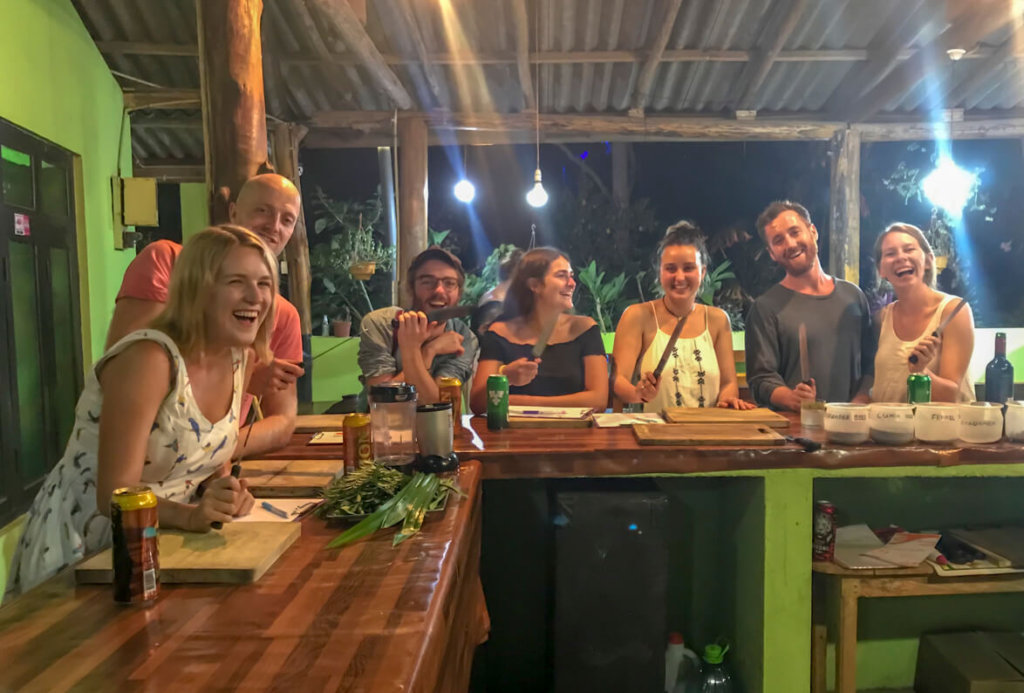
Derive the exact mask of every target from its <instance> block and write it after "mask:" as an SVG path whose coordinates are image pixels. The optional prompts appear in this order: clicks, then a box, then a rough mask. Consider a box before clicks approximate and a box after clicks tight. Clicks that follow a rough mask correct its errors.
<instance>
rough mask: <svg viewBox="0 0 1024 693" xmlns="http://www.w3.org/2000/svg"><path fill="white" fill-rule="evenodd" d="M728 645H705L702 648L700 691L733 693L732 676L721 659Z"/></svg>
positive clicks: (705, 692) (727, 649)
mask: <svg viewBox="0 0 1024 693" xmlns="http://www.w3.org/2000/svg"><path fill="white" fill-rule="evenodd" d="M728 651H729V646H728V645H726V646H725V647H724V648H723V647H722V646H721V645H707V646H706V647H705V648H704V673H703V675H702V676H701V684H700V693H733V689H732V678H730V677H729V672H728V671H726V669H725V664H724V663H723V662H722V660H723V659H724V658H725V653H726V652H728Z"/></svg>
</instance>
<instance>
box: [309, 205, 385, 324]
mask: <svg viewBox="0 0 1024 693" xmlns="http://www.w3.org/2000/svg"><path fill="white" fill-rule="evenodd" d="M314 204H315V216H316V221H315V222H314V224H313V231H314V235H313V236H312V237H311V239H310V241H311V242H310V248H309V266H310V270H311V271H312V275H313V276H312V287H311V295H312V303H313V311H314V314H316V315H323V316H326V318H327V319H328V322H330V321H338V322H352V321H354V320H361V319H362V317H363V314H364V313H366V312H369V311H371V310H373V309H374V303H373V301H372V300H371V299H370V294H371V293H373V294H374V295H375V296H377V299H378V301H380V300H385V301H386V300H387V299H386V298H384V297H385V296H389V295H390V285H389V284H388V282H387V281H386V278H385V277H381V278H380V280H379V281H378V280H377V279H374V281H373V282H372V285H371V284H370V283H369V281H368V280H370V279H371V278H372V277H373V275H374V272H376V270H378V269H380V270H384V271H387V270H389V269H390V268H391V265H392V263H393V262H394V248H392V247H391V246H385V245H384V244H383V243H381V242H380V241H379V240H378V239H377V238H376V237H375V226H376V224H377V223H378V222H379V221H380V219H381V217H382V214H381V208H382V207H381V203H380V198H379V197H376V196H375V197H373V198H371V199H370V200H368V201H366V202H350V201H347V200H338V201H336V200H332V199H330V198H329V197H327V195H325V194H324V192H323V190H320V189H317V191H316V196H315V201H314ZM368 286H370V288H369V289H368V288H367V287H368ZM337 329H344V328H343V327H338V328H337ZM350 329H351V328H350ZM331 331H332V332H333V331H335V328H334V327H332V328H331Z"/></svg>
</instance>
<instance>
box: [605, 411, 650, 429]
mask: <svg viewBox="0 0 1024 693" xmlns="http://www.w3.org/2000/svg"><path fill="white" fill-rule="evenodd" d="M594 423H596V424H597V427H598V428H616V427H619V426H632V425H633V424H660V423H665V419H663V418H661V414H642V413H636V414H627V413H624V412H612V413H609V414H603V413H602V414H594Z"/></svg>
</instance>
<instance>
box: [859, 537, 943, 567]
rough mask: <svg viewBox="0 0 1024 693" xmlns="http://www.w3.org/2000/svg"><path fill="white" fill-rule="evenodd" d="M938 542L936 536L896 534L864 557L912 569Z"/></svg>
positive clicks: (926, 556)
mask: <svg viewBox="0 0 1024 693" xmlns="http://www.w3.org/2000/svg"><path fill="white" fill-rule="evenodd" d="M938 541H939V535H938V534H911V533H910V532H897V533H896V534H894V535H893V537H892V539H890V540H889V543H888V544H886V545H885V546H882V547H880V548H877V549H871V550H870V551H867V552H866V553H865V555H867V556H871V557H872V558H879V559H881V560H883V561H888V562H889V563H892V564H894V565H898V566H902V567H904V568H914V567H916V566H919V565H921V563H922V562H923V561H924V560H925V559H926V558H928V554H930V553H931V552H932V550H933V549H934V548H935V544H936V543H938Z"/></svg>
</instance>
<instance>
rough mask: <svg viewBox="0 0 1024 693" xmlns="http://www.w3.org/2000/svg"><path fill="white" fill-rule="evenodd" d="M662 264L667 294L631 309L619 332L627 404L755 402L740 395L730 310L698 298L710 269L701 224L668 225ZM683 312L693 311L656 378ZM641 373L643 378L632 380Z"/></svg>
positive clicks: (619, 387)
mask: <svg viewBox="0 0 1024 693" xmlns="http://www.w3.org/2000/svg"><path fill="white" fill-rule="evenodd" d="M658 268H659V272H660V279H661V286H662V288H663V289H664V291H665V295H664V297H662V298H660V299H657V300H654V301H647V302H646V303H640V304H636V305H632V306H630V307H629V308H627V309H626V310H625V312H623V314H622V317H621V318H620V319H619V325H618V327H617V328H616V330H615V348H614V350H613V352H612V358H613V359H614V363H615V373H616V376H615V381H614V389H615V396H616V397H618V398H619V399H620V400H621V401H623V402H626V403H634V402H643V404H644V411H645V412H661V411H662V410H664V409H665V408H668V407H716V406H717V407H732V408H734V409H751V408H753V407H754V405H753V404H751V403H750V402H745V401H743V400H741V399H740V398H739V386H738V384H737V380H736V364H735V362H734V360H733V352H732V329H731V326H730V324H729V316H728V315H726V314H725V312H724V311H722V310H720V309H718V308H715V307H713V306H705V305H700V304H697V302H696V300H697V294H698V292H699V291H700V285H701V281H702V280H703V279H704V274H705V272H706V271H707V248H706V247H705V245H704V237H703V234H701V232H700V230H699V229H697V227H695V226H694V225H693V224H691V223H689V222H686V221H682V222H679V223H677V224H675V225H673V226H670V227H669V229H668V231H666V233H665V237H664V239H662V241H661V244H660V245H659V246H658ZM683 316H688V319H687V321H686V323H685V326H684V327H683V331H682V333H681V334H680V336H679V339H678V340H677V341H676V343H675V345H674V346H673V347H672V352H671V354H672V355H671V356H670V357H669V359H668V362H667V363H666V365H665V370H664V371H663V372H662V374H661V377H660V378H655V377H654V373H653V372H654V369H655V367H656V366H657V364H658V361H659V360H660V359H661V355H662V354H663V353H664V352H665V349H666V348H667V347H668V342H669V338H670V335H671V333H672V331H673V328H674V327H675V325H676V321H677V320H678V319H679V318H681V317H683ZM636 371H639V373H640V378H639V381H638V382H636V383H634V382H633V378H632V376H633V374H634V372H636Z"/></svg>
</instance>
